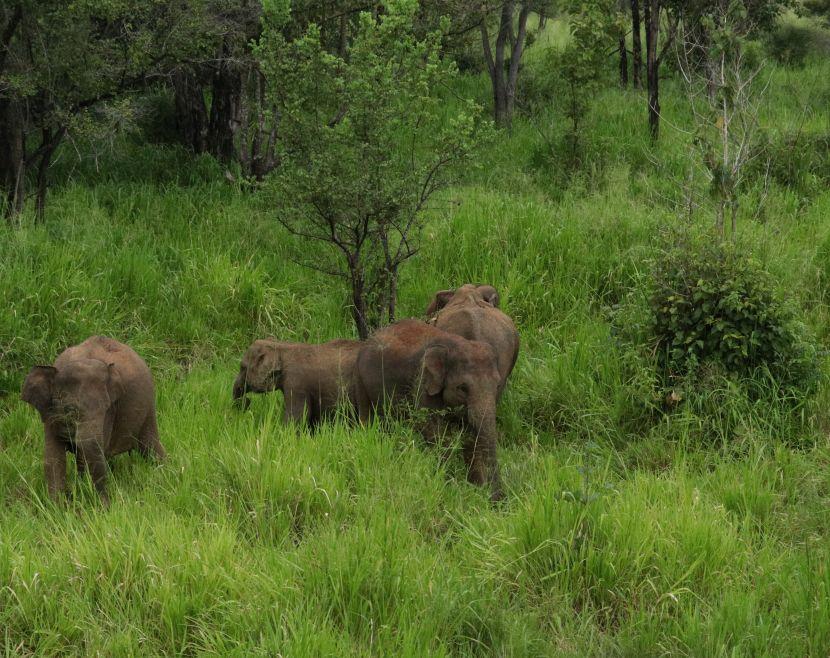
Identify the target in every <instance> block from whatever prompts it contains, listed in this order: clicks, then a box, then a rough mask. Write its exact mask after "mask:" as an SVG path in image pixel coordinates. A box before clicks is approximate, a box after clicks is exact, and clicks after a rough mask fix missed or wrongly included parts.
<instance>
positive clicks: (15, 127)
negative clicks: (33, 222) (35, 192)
mask: <svg viewBox="0 0 830 658" xmlns="http://www.w3.org/2000/svg"><path fill="white" fill-rule="evenodd" d="M0 191H2V195H3V196H2V203H3V206H4V212H5V215H6V218H7V219H8V220H9V221H11V220H12V218H14V217H15V216H16V215H17V214H18V213H20V212H21V211H22V210H23V203H24V201H25V199H26V134H25V118H24V115H23V108H22V107H21V105H20V104H19V103H17V102H16V101H14V100H11V99H0Z"/></svg>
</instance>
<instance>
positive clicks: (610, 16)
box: [557, 0, 619, 168]
mask: <svg viewBox="0 0 830 658" xmlns="http://www.w3.org/2000/svg"><path fill="white" fill-rule="evenodd" d="M614 9H615V8H614V4H613V0H580V1H579V2H578V3H574V7H573V8H572V10H571V20H570V25H569V27H570V33H571V39H570V41H569V42H568V45H567V46H566V47H565V49H564V50H563V51H562V52H561V53H559V54H558V56H557V59H558V68H559V69H560V71H561V76H562V80H563V83H564V84H563V87H564V90H563V94H562V95H563V97H564V99H565V103H564V107H565V115H566V116H567V118H568V120H569V122H570V125H569V127H568V129H567V130H566V132H565V141H566V147H567V154H568V160H569V161H570V167H571V168H577V167H579V166H580V165H581V158H582V145H581V143H580V139H581V137H582V128H581V122H582V119H583V117H584V116H585V114H586V113H587V111H588V107H589V103H590V99H591V97H592V95H593V93H594V91H595V90H596V88H597V86H598V83H599V81H600V77H601V75H602V71H603V69H604V68H605V66H606V65H607V64H606V62H607V56H606V51H607V48H608V44H609V43H610V42H611V41H612V39H613V33H614V32H615V31H616V30H618V29H619V24H618V23H616V22H615V12H614Z"/></svg>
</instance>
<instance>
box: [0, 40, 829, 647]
mask: <svg viewBox="0 0 830 658" xmlns="http://www.w3.org/2000/svg"><path fill="white" fill-rule="evenodd" d="M533 58H538V60H539V61H540V62H542V63H543V62H544V60H543V58H541V57H538V55H537V54H534V55H533V57H532V58H531V59H530V60H529V61H530V62H531V64H530V65H529V66H531V65H535V63H534V59H533ZM828 78H830V76H827V66H826V64H812V65H809V66H807V67H806V68H804V69H803V70H799V71H797V72H796V71H790V70H787V69H777V70H775V71H774V72H773V79H772V83H771V85H770V90H769V92H768V94H769V96H768V102H767V103H766V105H765V110H764V111H765V115H764V122H765V125H766V126H767V127H768V129H769V130H770V131H776V130H780V131H791V130H797V129H798V128H799V126H802V129H803V130H807V131H808V132H809V131H813V133H815V134H818V133H820V132H821V131H822V130H824V127H826V125H827V123H826V121H827V117H826V113H827V108H826V107H824V108H823V109H822V108H821V107H818V106H817V105H810V104H809V103H812V102H813V101H812V100H811V98H812V97H810V98H807V101H809V103H808V105H809V107H808V106H805V105H804V104H803V103H801V101H800V100H799V98H801V97H800V96H799V95H798V93H801V92H803V90H807V89H811V88H813V87H815V88H826V79H828ZM464 84H465V85H469V89H466V88H465V89H463V90H461V91H460V92H459V93H462V92H463V93H467V92H469V93H470V94H479V95H481V96H483V97H486V91H487V90H486V87H483V86H482V84H481V81H480V80H476V79H468V80H466V81H465V83H464ZM663 89H664V92H663V93H664V101H663V106H664V110H665V112H666V119H667V121H666V123H665V124H664V132H663V135H664V136H663V139H662V140H661V142H660V144H658V145H657V146H656V147H652V146H651V145H650V144H649V142H648V137H647V132H646V124H645V98H644V97H643V96H642V95H641V94H638V93H634V92H632V91H619V90H615V89H613V88H610V89H608V90H606V91H604V92H602V93H601V94H599V95H598V97H597V98H596V99H595V103H594V105H593V108H592V111H591V116H590V120H589V123H588V130H589V131H590V133H591V139H593V140H595V141H596V144H597V145H598V147H597V149H596V150H595V153H596V157H597V158H600V157H601V158H603V159H604V160H603V162H602V166H601V167H598V168H597V171H598V172H599V174H598V175H595V176H594V175H592V176H584V177H582V178H580V177H575V178H573V179H572V180H571V183H570V186H569V187H567V188H564V189H557V190H552V189H551V186H550V182H549V181H548V180H547V178H546V177H547V175H548V174H547V173H546V171H545V170H544V169H540V168H539V167H538V166H537V165H536V164H534V159H533V152H534V149H539V148H543V147H544V146H545V143H544V140H545V139H547V137H546V136H545V135H547V134H549V133H548V132H545V131H544V130H541V129H540V128H545V129H547V128H548V127H550V126H553V130H555V125H556V122H557V121H558V115H557V110H556V108H555V107H552V108H551V110H550V112H549V113H547V114H544V115H543V116H540V117H536V118H534V119H532V120H531V119H529V118H527V117H519V118H518V119H517V121H516V123H515V125H514V127H513V130H512V133H509V134H508V133H502V134H499V135H498V136H497V137H496V141H495V142H494V143H492V144H490V145H489V146H488V147H487V148H486V150H485V151H484V152H483V153H482V154H481V163H482V166H481V168H480V169H478V170H477V171H474V172H470V175H469V177H468V179H467V181H466V183H465V184H464V185H463V186H458V187H456V188H454V189H452V190H449V191H447V192H446V193H445V194H444V195H443V196H442V198H441V199H440V200H438V201H437V202H436V203H435V204H434V206H433V208H431V210H430V212H431V217H430V224H429V227H428V229H427V236H426V237H427V239H426V241H425V245H424V249H423V252H422V253H421V254H420V255H419V256H418V257H417V258H416V259H415V260H414V261H413V262H412V263H410V264H408V265H407V266H406V268H405V270H404V271H403V274H402V281H401V290H400V306H401V315H402V316H407V315H419V314H420V313H421V312H422V310H423V309H424V308H425V306H426V304H427V302H428V300H429V298H430V296H431V294H432V293H433V292H434V291H435V290H436V289H442V288H446V287H448V286H453V285H456V284H460V283H462V282H465V281H486V282H490V283H493V284H494V285H496V286H497V287H498V288H499V289H500V291H501V292H502V298H503V306H504V309H505V310H506V311H507V312H508V313H510V314H511V315H512V316H513V317H514V318H515V319H516V322H517V324H518V325H519V328H520V331H521V334H522V352H521V356H520V359H519V362H518V364H517V367H516V370H515V373H514V375H513V377H512V379H511V382H510V384H509V386H508V389H507V393H506V395H505V397H504V399H503V401H502V403H501V406H500V409H499V422H500V426H501V430H502V434H503V440H502V442H501V452H500V457H501V461H502V464H503V478H504V481H505V485H506V488H507V491H508V496H507V501H506V503H505V504H504V505H503V506H501V507H498V508H494V507H492V506H491V505H490V503H489V502H488V500H487V496H486V492H484V491H482V490H479V489H477V488H475V487H472V486H470V485H468V484H467V483H466V482H465V478H464V473H463V468H462V465H461V458H460V456H457V457H453V458H452V459H450V460H449V461H447V462H446V463H444V462H442V460H441V456H440V455H439V454H438V453H437V452H436V451H432V450H430V449H428V448H425V447H424V446H423V445H422V443H421V441H420V440H419V439H418V437H417V436H416V435H415V433H414V432H413V431H412V430H411V429H410V428H408V427H407V425H406V424H393V425H392V426H391V428H389V427H370V428H365V429H357V428H353V427H350V426H348V425H347V424H343V423H335V424H332V425H327V426H325V427H323V428H322V429H321V430H320V431H319V432H317V433H316V434H313V435H312V434H309V433H308V432H307V431H306V430H304V429H303V428H296V427H286V426H284V425H283V424H282V422H281V411H282V400H281V398H280V396H279V394H277V395H271V396H261V397H259V398H258V399H256V400H255V401H254V404H253V405H252V406H251V409H250V410H249V411H247V412H244V413H243V412H238V411H236V410H234V409H233V408H232V407H231V405H230V393H231V391H230V388H231V384H232V381H233V377H234V374H235V369H236V367H237V365H238V359H239V358H240V356H241V353H242V351H243V350H244V348H245V347H246V346H247V344H248V342H249V341H250V340H252V339H253V338H255V337H258V336H262V335H267V334H273V335H276V336H279V337H284V338H287V339H295V340H309V341H317V340H325V339H328V338H333V337H336V336H350V335H352V334H353V330H352V327H351V325H350V321H349V316H348V313H347V311H346V310H345V308H344V306H345V300H346V298H347V296H346V290H345V289H343V288H342V287H340V286H339V285H338V283H337V282H333V281H331V280H329V279H327V278H325V277H324V276H322V275H320V274H317V273H315V272H312V271H309V270H306V269H303V268H301V267H299V266H297V265H296V264H295V263H294V262H293V261H292V254H293V253H294V252H293V249H294V248H295V246H296V245H295V243H293V242H292V240H290V239H289V238H288V237H287V236H286V235H285V234H284V233H282V232H281V231H280V230H279V228H278V227H277V224H276V222H275V221H274V217H273V215H272V214H271V213H272V212H273V211H271V210H269V209H268V208H264V207H263V206H262V205H261V203H260V202H259V200H258V199H257V197H256V196H255V195H252V194H250V193H249V192H244V191H241V190H239V189H236V188H235V187H233V186H231V185H228V184H226V183H224V182H222V183H220V182H218V176H217V174H218V173H220V172H219V171H218V169H217V168H216V167H215V165H214V164H212V163H211V162H210V161H205V160H199V161H197V162H195V163H194V162H190V161H189V160H188V159H186V158H185V157H184V156H183V154H182V153H181V152H179V151H177V150H175V149H162V148H158V147H148V146H135V145H133V146H129V145H125V147H124V154H123V155H121V156H119V154H115V155H113V156H112V162H111V163H104V165H103V166H102V167H100V168H99V169H98V170H95V169H94V168H91V167H86V166H84V167H80V168H78V169H75V170H74V171H72V170H71V168H70V167H68V166H67V167H66V169H65V170H62V171H61V172H58V173H60V175H61V176H62V178H61V181H62V183H61V185H60V186H59V187H58V188H57V189H55V190H54V192H53V193H52V196H51V198H50V205H49V207H48V209H47V217H46V221H45V223H43V224H42V225H36V224H35V223H34V222H33V220H32V218H31V217H29V216H26V217H24V218H23V220H22V225H21V226H20V227H16V228H3V229H0V233H2V235H0V280H1V281H2V283H3V285H2V286H0V306H2V308H3V309H4V313H3V314H2V315H0V350H2V366H0V389H2V390H3V392H4V393H5V397H4V398H3V399H2V400H1V401H0V642H2V644H1V645H0V646H2V649H3V651H4V653H6V654H7V655H48V656H52V655H118V656H120V655H142V656H143V655H158V654H197V653H207V654H222V655H225V654H228V655H259V654H262V655H276V654H281V655H286V656H319V655H338V656H340V655H344V656H345V655H350V656H351V655H354V656H368V655H378V656H388V655H395V656H398V655H400V656H425V655H431V656H451V655H452V656H456V655H460V656H476V655H478V656H490V655H501V656H551V655H563V656H585V655H597V656H608V655H620V656H623V655H637V656H649V655H694V656H702V655H753V656H756V655H771V656H779V655H799V656H800V655H813V656H825V655H827V653H828V651H830V543H828V541H827V537H828V533H830V515H828V514H827V505H828V501H830V443H829V442H828V439H827V436H828V429H830V416H828V412H827V409H828V404H827V402H828V395H827V390H826V387H822V388H821V390H820V391H819V393H818V395H817V397H816V398H815V399H814V400H812V401H810V402H809V403H805V404H804V405H801V406H800V407H798V411H797V412H795V413H793V412H792V406H791V405H785V404H781V405H777V404H775V403H774V402H770V400H774V396H772V397H770V398H768V399H766V398H765V399H764V400H762V401H759V400H758V399H757V398H752V397H750V396H747V395H746V391H745V390H744V389H743V388H742V387H741V386H740V385H739V384H736V383H734V382H729V381H723V382H722V383H721V384H720V385H719V386H716V387H713V388H712V389H711V390H707V391H702V392H701V395H700V397H699V398H697V399H695V400H691V401H689V402H688V403H686V404H682V405H680V406H679V408H678V409H677V410H675V411H673V412H672V413H669V414H665V415H664V414H661V413H657V412H655V402H654V400H652V399H651V397H650V396H651V395H652V394H653V389H652V387H651V385H650V379H649V377H650V375H649V371H648V369H647V367H646V366H645V365H644V363H643V362H642V361H641V360H638V359H637V358H636V357H635V356H633V355H632V354H631V353H630V352H629V351H627V350H626V349H625V348H624V347H623V346H621V345H620V344H619V342H618V341H617V340H616V339H615V336H614V334H613V331H612V326H611V323H610V320H609V317H610V315H609V311H610V310H611V309H612V308H613V307H614V306H615V305H618V304H620V303H621V302H624V301H625V299H626V296H627V295H628V294H629V293H631V292H632V290H636V289H637V284H638V281H639V280H640V278H641V277H642V276H643V275H644V272H645V269H646V268H647V261H648V258H649V257H650V256H651V255H653V254H654V253H655V251H656V250H657V249H659V248H660V246H661V234H662V232H663V231H664V229H665V228H666V227H669V226H671V225H675V224H677V223H678V222H681V221H688V220H687V219H685V218H684V216H683V214H682V209H681V208H679V207H678V204H677V200H678V198H679V194H678V192H677V187H676V183H675V179H676V178H677V177H678V176H680V177H682V174H683V172H684V171H685V166H686V164H687V160H686V158H687V154H688V148H687V146H688V145H687V143H686V142H685V141H684V139H685V138H684V137H683V136H682V134H681V133H677V134H676V135H675V134H674V133H672V132H671V128H670V127H669V126H670V125H671V124H675V125H678V126H682V125H683V122H684V121H686V120H687V117H685V115H684V112H685V110H684V107H683V103H682V99H681V98H680V90H679V87H677V86H676V85H675V84H674V83H673V82H672V81H670V80H669V81H668V82H667V84H666V85H665V86H664V87H663ZM793 90H795V91H796V92H798V93H794V92H793ZM802 95H803V94H802ZM805 108H807V109H806V110H805ZM805 113H806V116H807V120H806V121H804V120H803V116H804V115H805ZM61 166H63V165H61ZM804 189H808V190H812V192H811V194H810V195H809V196H805V195H804V194H803V191H802V192H797V191H794V189H793V188H791V187H786V186H783V185H781V184H780V183H778V182H776V181H773V182H772V183H771V185H770V187H769V189H768V190H767V191H766V204H765V210H764V212H763V213H762V214H761V215H757V216H756V213H755V212H754V208H753V207H752V205H751V203H750V201H751V195H750V196H748V198H747V202H746V205H745V207H744V209H743V210H742V214H741V218H740V220H739V229H740V239H741V240H743V241H746V242H747V243H748V244H749V245H751V246H752V248H753V250H754V251H755V253H756V254H757V255H758V257H759V258H760V259H761V260H762V261H763V262H764V263H765V265H766V267H768V268H769V269H770V271H771V272H773V274H774V276H775V277H776V279H777V281H778V282H779V285H780V288H781V291H782V292H783V294H786V295H788V296H789V297H791V298H792V299H793V300H794V301H795V303H797V304H799V305H800V307H801V308H802V309H803V318H804V321H805V322H806V323H807V324H808V326H809V327H810V328H811V329H812V330H813V332H814V333H815V334H816V335H817V336H818V337H819V339H820V340H821V341H823V342H824V343H826V340H827V336H828V332H829V331H830V321H829V318H830V316H828V296H827V281H828V276H830V269H828V268H829V267H830V266H828V259H827V256H828V253H830V224H828V222H827V218H828V212H830V193H828V192H826V191H824V192H822V191H821V190H816V189H815V188H809V187H807V188H804ZM692 221H694V222H699V223H701V224H705V223H707V222H708V221H709V219H708V218H707V217H705V216H704V215H700V216H698V217H697V218H695V219H693V220H692ZM93 333H105V334H110V335H113V336H115V337H117V338H119V339H122V340H125V341H127V342H129V343H130V344H131V345H133V346H134V347H135V348H136V349H137V350H138V351H139V352H140V353H141V354H142V355H143V356H144V357H145V358H146V359H147V361H148V363H149V364H150V366H151V368H152V369H153V371H154V373H155V375H156V379H157V383H158V403H159V422H160V430H161V436H162V442H163V443H164V445H165V447H166V448H167V450H168V453H169V455H170V458H169V461H168V463H166V464H164V465H161V466H156V465H153V464H150V463H148V462H145V461H144V460H143V459H141V458H140V457H138V456H122V457H119V458H117V459H115V460H114V463H113V472H112V474H111V476H110V487H111V492H112V498H113V503H112V506H111V507H110V509H108V510H103V509H102V508H101V507H100V506H99V505H98V503H97V498H96V496H95V493H94V491H93V490H92V488H91V486H90V485H89V483H88V482H77V481H76V479H75V477H74V468H73V467H72V461H73V460H72V459H71V458H70V460H69V461H70V473H71V476H70V485H71V487H72V490H73V492H74V499H73V502H72V503H70V504H69V505H68V506H65V507H56V506H54V505H52V504H51V503H50V502H48V499H47V496H46V489H45V483H44V480H43V475H42V470H41V465H40V460H41V453H42V430H41V427H40V423H39V421H38V419H37V417H36V414H35V413H34V411H33V410H32V409H31V408H29V407H27V406H25V405H24V404H23V403H21V402H20V401H19V400H18V399H17V396H18V391H19V387H20V384H21V382H22V379H23V377H24V376H25V373H26V371H27V370H28V368H29V367H30V366H31V365H32V364H34V363H42V362H51V360H52V359H53V358H54V357H55V355H56V354H57V353H58V352H59V351H60V350H61V349H63V348H64V347H66V346H67V345H70V344H72V343H75V342H77V341H79V340H82V339H83V338H85V337H87V336H88V335H90V334H93ZM825 370H826V367H825ZM771 385H772V384H770V386H771Z"/></svg>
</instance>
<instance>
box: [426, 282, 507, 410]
mask: <svg viewBox="0 0 830 658" xmlns="http://www.w3.org/2000/svg"><path fill="white" fill-rule="evenodd" d="M499 301H500V298H499V293H498V292H497V291H496V289H495V288H494V287H493V286H488V285H475V284H472V283H468V284H465V285H463V286H461V287H460V288H456V289H455V290H441V291H440V292H437V293H435V296H434V297H433V298H432V301H431V302H430V304H429V306H428V307H427V317H428V318H429V323H430V324H432V325H434V326H435V327H437V328H438V329H443V330H444V331H447V332H449V333H451V334H456V335H458V336H462V337H464V338H466V339H467V340H480V341H483V342H485V343H488V344H489V345H490V346H491V347H492V348H493V350H494V351H495V353H496V358H497V360H498V368H499V377H500V380H499V397H501V394H502V392H503V391H504V387H505V385H506V384H507V378H508V377H509V376H510V373H511V372H512V371H513V367H514V366H515V365H516V359H517V358H518V356H519V332H518V331H517V330H516V325H515V324H514V323H513V320H511V319H510V316H508V315H507V314H506V313H503V312H502V311H501V310H500V309H499Z"/></svg>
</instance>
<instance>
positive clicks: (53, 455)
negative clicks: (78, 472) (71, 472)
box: [43, 422, 66, 502]
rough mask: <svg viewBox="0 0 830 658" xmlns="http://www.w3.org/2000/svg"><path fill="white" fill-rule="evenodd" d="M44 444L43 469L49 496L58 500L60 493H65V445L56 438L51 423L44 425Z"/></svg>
mask: <svg viewBox="0 0 830 658" xmlns="http://www.w3.org/2000/svg"><path fill="white" fill-rule="evenodd" d="M44 430H45V441H46V442H45V445H44V450H43V470H44V472H45V475H46V486H47V488H48V491H49V497H50V498H51V499H52V500H54V501H55V502H58V499H59V497H60V496H61V494H64V493H66V446H65V445H64V444H63V443H62V442H61V441H60V440H59V439H58V434H57V431H56V430H55V428H54V427H53V426H52V423H49V422H47V423H46V424H45V425H44Z"/></svg>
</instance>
